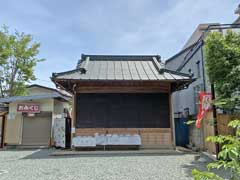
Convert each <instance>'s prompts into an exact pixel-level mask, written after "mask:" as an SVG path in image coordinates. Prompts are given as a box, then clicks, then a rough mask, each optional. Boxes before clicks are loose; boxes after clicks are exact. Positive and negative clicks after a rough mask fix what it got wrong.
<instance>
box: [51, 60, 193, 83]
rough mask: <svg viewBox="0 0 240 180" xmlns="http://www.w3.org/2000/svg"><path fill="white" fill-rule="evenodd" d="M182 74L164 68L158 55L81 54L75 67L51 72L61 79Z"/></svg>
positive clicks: (181, 76)
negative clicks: (60, 71) (59, 71)
mask: <svg viewBox="0 0 240 180" xmlns="http://www.w3.org/2000/svg"><path fill="white" fill-rule="evenodd" d="M189 78H190V76H189V75H188V74H183V73H179V72H175V71H171V70H167V69H165V67H164V65H163V64H162V63H161V60H160V56H105V55H82V58H81V60H79V61H78V64H77V68H76V69H75V70H72V71H67V72H62V73H53V79H62V80H69V79H71V80H183V79H186V80H187V79H189Z"/></svg>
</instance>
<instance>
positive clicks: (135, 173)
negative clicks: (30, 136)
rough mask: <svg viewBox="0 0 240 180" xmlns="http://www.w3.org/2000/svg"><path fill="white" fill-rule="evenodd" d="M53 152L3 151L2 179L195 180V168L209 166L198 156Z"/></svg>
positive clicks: (0, 169)
mask: <svg viewBox="0 0 240 180" xmlns="http://www.w3.org/2000/svg"><path fill="white" fill-rule="evenodd" d="M52 151H53V150H47V149H45V150H7V151H0V179H4V180H12V179H15V180H28V179H39V180H51V179H53V180H58V179H61V180H62V179H64V180H73V179H78V180H96V179H97V180H120V179H121V180H128V179H129V180H140V179H141V180H142V179H144V180H148V179H149V180H168V179H169V180H170V179H177V180H181V179H183V180H184V179H193V178H192V176H191V169H193V168H198V169H204V166H205V165H206V163H207V161H206V160H205V159H202V158H200V160H198V161H194V154H181V153H177V154H169V155H166V154H163V155H129V156H128V155H114V156H104V155H101V156H97V155H95V156H61V157H54V156H49V154H50V153H51V152H52Z"/></svg>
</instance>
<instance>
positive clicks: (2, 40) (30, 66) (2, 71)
mask: <svg viewBox="0 0 240 180" xmlns="http://www.w3.org/2000/svg"><path fill="white" fill-rule="evenodd" d="M32 41H33V38H32V36H31V35H29V34H24V33H19V32H18V31H15V33H13V34H11V33H10V32H9V29H8V27H6V26H3V28H2V29H1V30H0V97H6V96H14V95H24V94H25V93H26V83H27V82H29V81H31V80H35V79H36V77H35V76H34V67H35V66H36V64H37V63H38V62H41V61H43V60H44V59H39V58H37V55H38V53H39V47H40V43H36V42H32Z"/></svg>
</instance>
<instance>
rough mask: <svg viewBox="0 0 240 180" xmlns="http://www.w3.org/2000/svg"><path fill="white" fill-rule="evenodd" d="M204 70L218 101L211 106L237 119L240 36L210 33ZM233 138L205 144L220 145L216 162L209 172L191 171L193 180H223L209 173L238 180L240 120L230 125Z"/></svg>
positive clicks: (236, 34)
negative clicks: (223, 172) (225, 174)
mask: <svg viewBox="0 0 240 180" xmlns="http://www.w3.org/2000/svg"><path fill="white" fill-rule="evenodd" d="M205 52H206V69H207V73H208V77H209V80H210V82H211V83H214V85H215V87H216V92H217V100H216V101H214V102H213V103H214V105H215V106H216V107H217V108H221V109H224V110H225V111H226V112H228V113H231V114H232V115H235V117H239V110H240V109H239V107H240V97H239V94H238V93H236V92H239V90H240V33H235V32H232V31H227V33H226V34H224V35H223V34H222V33H220V32H211V33H210V34H209V35H208V37H207V38H206V41H205ZM228 126H229V127H232V128H233V129H234V130H235V134H234V135H218V136H210V137H208V138H207V139H206V140H207V141H211V142H214V143H217V144H219V145H221V146H220V147H221V149H220V152H219V153H218V161H217V162H213V163H209V164H208V165H207V168H208V171H205V172H202V171H198V170H196V169H194V170H193V171H192V174H193V176H194V179H195V180H202V179H216V180H220V179H223V178H221V177H219V176H217V175H216V174H214V173H213V172H211V170H212V169H220V168H222V170H230V171H231V179H232V180H239V179H240V120H239V119H233V120H232V121H231V122H230V123H229V124H228Z"/></svg>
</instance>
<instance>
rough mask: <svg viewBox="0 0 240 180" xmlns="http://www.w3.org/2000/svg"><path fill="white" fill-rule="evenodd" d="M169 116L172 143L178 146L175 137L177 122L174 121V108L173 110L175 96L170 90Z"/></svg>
mask: <svg viewBox="0 0 240 180" xmlns="http://www.w3.org/2000/svg"><path fill="white" fill-rule="evenodd" d="M169 117H170V128H171V136H172V138H171V139H172V145H173V147H175V146H176V137H175V122H174V110H173V97H172V92H169Z"/></svg>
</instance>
